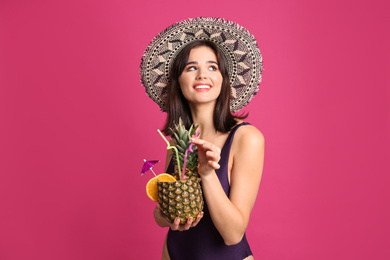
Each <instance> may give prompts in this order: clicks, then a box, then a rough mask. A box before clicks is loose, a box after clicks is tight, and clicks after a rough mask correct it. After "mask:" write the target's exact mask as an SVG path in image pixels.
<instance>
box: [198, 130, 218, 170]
mask: <svg viewBox="0 0 390 260" xmlns="http://www.w3.org/2000/svg"><path fill="white" fill-rule="evenodd" d="M191 141H192V142H193V143H194V144H195V145H196V146H197V147H198V149H199V150H200V151H202V153H204V156H205V157H206V161H207V164H208V165H209V166H210V167H211V168H213V169H219V168H220V165H219V164H218V162H219V160H220V159H221V149H220V148H219V147H218V146H216V145H214V144H212V143H210V142H207V141H205V140H202V139H199V138H192V139H191Z"/></svg>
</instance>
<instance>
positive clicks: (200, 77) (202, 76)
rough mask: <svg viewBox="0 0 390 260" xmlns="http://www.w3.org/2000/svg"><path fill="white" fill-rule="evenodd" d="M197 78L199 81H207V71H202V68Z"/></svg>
mask: <svg viewBox="0 0 390 260" xmlns="http://www.w3.org/2000/svg"><path fill="white" fill-rule="evenodd" d="M196 78H197V79H205V78H207V73H206V71H205V70H204V69H202V68H199V69H198V74H197V75H196Z"/></svg>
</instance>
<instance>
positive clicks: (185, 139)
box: [157, 119, 203, 224]
mask: <svg viewBox="0 0 390 260" xmlns="http://www.w3.org/2000/svg"><path fill="white" fill-rule="evenodd" d="M197 128H198V127H197V126H194V125H192V126H191V127H190V129H189V130H186V129H185V126H184V125H183V122H182V120H181V119H180V120H179V124H177V125H175V129H171V130H172V138H173V139H174V141H175V146H176V148H177V150H178V157H179V158H178V159H179V160H177V158H176V153H174V157H173V159H174V160H173V162H174V163H175V166H176V167H175V173H174V176H175V177H176V179H177V180H178V181H173V182H158V183H157V187H158V197H159V204H160V206H161V210H162V212H163V213H164V215H165V216H166V217H167V218H168V219H169V221H171V222H173V221H174V219H175V218H176V217H179V218H180V224H184V223H186V222H187V219H188V218H189V217H190V216H192V217H193V218H194V219H195V218H196V217H197V216H198V214H199V213H201V212H202V210H203V197H202V188H201V186H200V178H199V175H198V169H197V165H198V153H197V152H196V147H195V146H193V150H194V152H193V153H192V152H189V151H188V152H187V161H186V168H185V177H184V179H183V180H182V179H181V177H182V176H180V173H179V168H178V165H177V162H178V161H180V167H183V163H184V159H185V158H184V157H185V152H186V150H187V149H188V148H189V146H190V144H191V141H190V138H191V136H193V135H194V134H195V132H196V130H197Z"/></svg>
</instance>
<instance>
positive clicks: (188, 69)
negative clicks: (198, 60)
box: [186, 66, 196, 71]
mask: <svg viewBox="0 0 390 260" xmlns="http://www.w3.org/2000/svg"><path fill="white" fill-rule="evenodd" d="M186 70H187V71H193V70H196V67H195V66H189V67H187V69H186Z"/></svg>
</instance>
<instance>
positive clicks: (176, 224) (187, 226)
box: [171, 212, 204, 231]
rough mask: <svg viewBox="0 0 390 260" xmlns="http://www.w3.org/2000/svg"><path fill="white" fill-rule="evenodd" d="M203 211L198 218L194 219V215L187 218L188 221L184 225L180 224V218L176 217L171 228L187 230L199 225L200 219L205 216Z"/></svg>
mask: <svg viewBox="0 0 390 260" xmlns="http://www.w3.org/2000/svg"><path fill="white" fill-rule="evenodd" d="M203 214H204V213H203V212H201V213H200V214H199V215H198V216H197V217H196V219H194V218H193V217H189V218H188V219H187V222H186V223H185V224H183V225H180V218H175V220H174V221H173V223H172V224H171V229H172V230H178V231H185V230H189V229H190V228H192V227H195V226H196V225H198V223H199V221H200V220H201V219H202V217H203Z"/></svg>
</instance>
